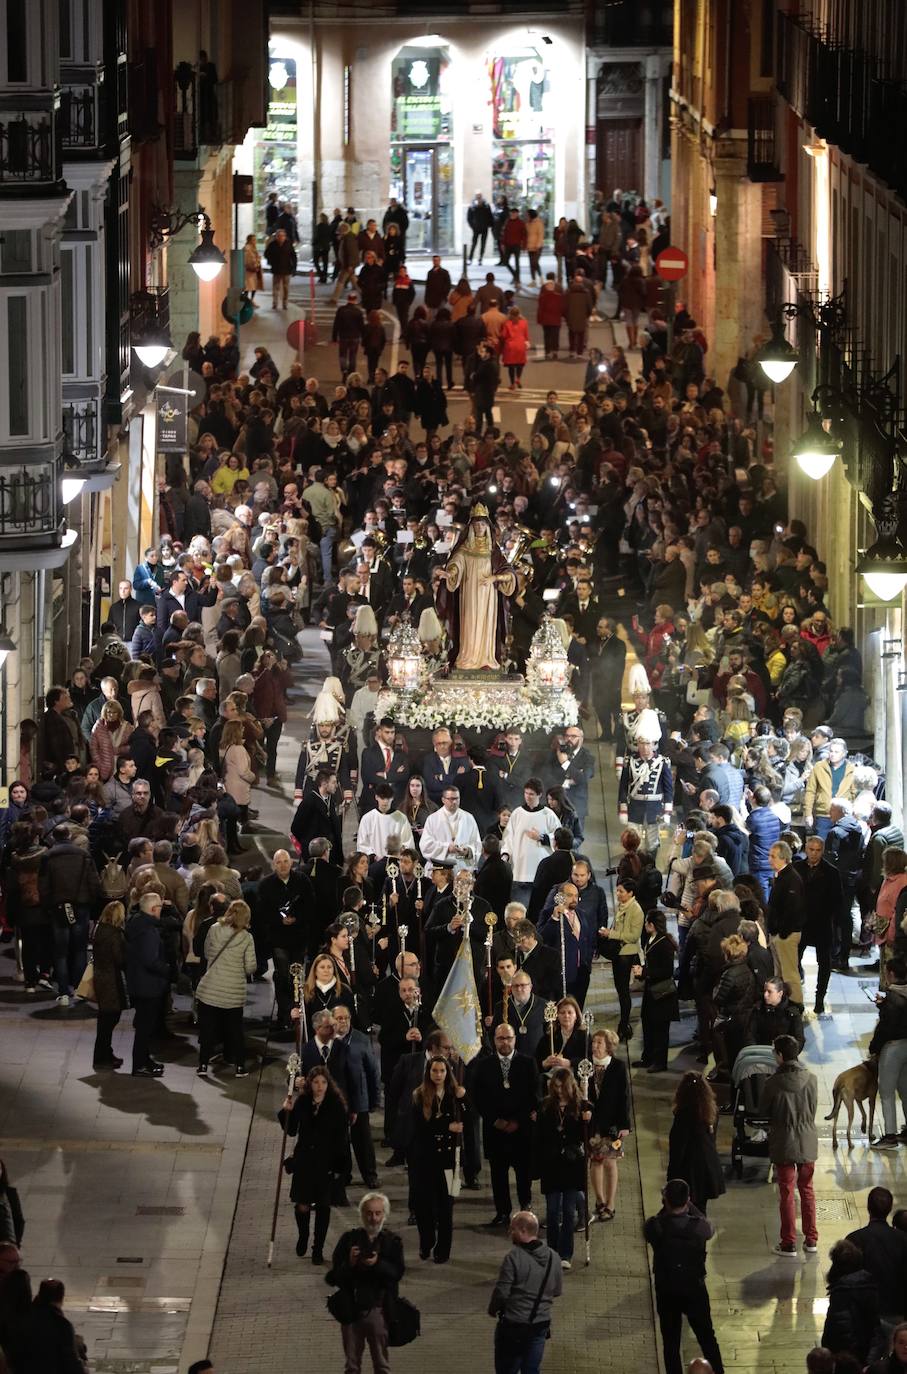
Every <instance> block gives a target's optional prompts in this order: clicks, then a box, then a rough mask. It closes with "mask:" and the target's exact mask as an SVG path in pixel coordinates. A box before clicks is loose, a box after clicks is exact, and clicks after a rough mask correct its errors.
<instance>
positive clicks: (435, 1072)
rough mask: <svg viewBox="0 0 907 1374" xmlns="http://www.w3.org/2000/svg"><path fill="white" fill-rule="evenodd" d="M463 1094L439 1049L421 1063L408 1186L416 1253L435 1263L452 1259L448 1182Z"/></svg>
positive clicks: (459, 1129)
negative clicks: (422, 1067) (417, 1242)
mask: <svg viewBox="0 0 907 1374" xmlns="http://www.w3.org/2000/svg"><path fill="white" fill-rule="evenodd" d="M465 1096H466V1090H465V1089H464V1088H461V1087H460V1085H459V1083H457V1082H456V1081H455V1079H454V1077H453V1074H452V1073H451V1069H450V1065H449V1064H448V1062H447V1060H446V1059H443V1058H441V1056H440V1055H436V1056H433V1057H432V1058H431V1059H429V1061H428V1063H427V1064H426V1065H425V1073H424V1074H423V1077H422V1082H421V1084H420V1085H419V1087H418V1088H417V1089H416V1091H415V1092H414V1093H413V1100H412V1106H411V1113H412V1122H411V1135H410V1140H409V1144H408V1146H407V1159H408V1162H409V1189H410V1197H411V1198H412V1199H413V1204H414V1210H415V1213H416V1224H417V1226H418V1228H419V1258H420V1259H423V1260H427V1259H428V1258H429V1256H432V1258H433V1259H434V1261H435V1264H446V1263H447V1261H448V1260H449V1259H450V1246H451V1241H452V1239H453V1203H454V1200H453V1195H452V1193H451V1189H450V1183H449V1181H448V1176H449V1178H450V1182H451V1183H452V1181H453V1175H454V1169H455V1167H456V1162H457V1161H456V1151H457V1146H458V1145H459V1144H460V1143H461V1142H462V1138H463V1121H462V1114H461V1110H460V1105H459V1104H460V1101H461V1099H462V1098H463V1097H465Z"/></svg>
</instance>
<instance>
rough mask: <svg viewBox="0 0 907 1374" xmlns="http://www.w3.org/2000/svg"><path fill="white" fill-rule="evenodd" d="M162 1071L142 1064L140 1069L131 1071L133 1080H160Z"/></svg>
mask: <svg viewBox="0 0 907 1374" xmlns="http://www.w3.org/2000/svg"><path fill="white" fill-rule="evenodd" d="M163 1072H164V1070H163V1069H162V1068H161V1069H153V1068H152V1067H151V1065H150V1064H143V1065H142V1067H141V1068H140V1069H133V1070H132V1076H133V1078H160V1076H161V1074H162V1073H163Z"/></svg>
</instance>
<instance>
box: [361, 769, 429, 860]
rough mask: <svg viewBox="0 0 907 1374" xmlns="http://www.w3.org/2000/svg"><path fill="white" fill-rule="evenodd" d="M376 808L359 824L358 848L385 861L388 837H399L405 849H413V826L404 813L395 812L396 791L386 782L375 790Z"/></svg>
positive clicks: (367, 813)
mask: <svg viewBox="0 0 907 1374" xmlns="http://www.w3.org/2000/svg"><path fill="white" fill-rule="evenodd" d="M375 801H376V802H377V805H376V807H375V808H374V810H372V811H366V813H365V815H364V816H363V817H362V820H361V821H360V822H359V831H358V834H357V835H356V848H357V849H360V850H361V851H362V853H363V854H368V855H369V856H370V857H371V858H373V859H383V858H384V856H385V854H386V853H387V837H388V835H397V836H399V839H400V844H401V847H402V848H403V849H413V848H414V847H415V841H414V840H413V831H412V826H411V825H410V823H409V821H408V820H407V819H406V817H405V816H404V814H403V812H402V811H395V810H394V789H393V788H392V787H390V786H389V785H388V784H387V783H386V782H381V783H379V784H378V786H377V787H376V788H375Z"/></svg>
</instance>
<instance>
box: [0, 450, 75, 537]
mask: <svg viewBox="0 0 907 1374" xmlns="http://www.w3.org/2000/svg"><path fill="white" fill-rule="evenodd" d="M58 485H59V477H58V472H57V466H56V464H55V463H42V464H38V465H33V466H30V467H22V468H0V547H2V546H3V545H4V543H7V542H9V541H11V540H15V542H16V543H17V544H20V545H21V544H26V545H31V544H42V543H47V542H48V540H49V539H51V540H52V539H55V538H58V536H59V535H60V533H61V530H60V505H59V495H58Z"/></svg>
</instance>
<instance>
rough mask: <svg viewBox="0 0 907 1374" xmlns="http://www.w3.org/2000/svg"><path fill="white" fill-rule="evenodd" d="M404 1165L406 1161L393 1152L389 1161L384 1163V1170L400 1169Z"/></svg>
mask: <svg viewBox="0 0 907 1374" xmlns="http://www.w3.org/2000/svg"><path fill="white" fill-rule="evenodd" d="M405 1163H406V1160H405V1159H404V1157H403V1155H398V1154H397V1151H396V1150H395V1151H394V1153H393V1154H392V1155H391V1157H390V1159H386V1160H385V1161H384V1167H385V1169H402V1168H403V1166H404V1164H405Z"/></svg>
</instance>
